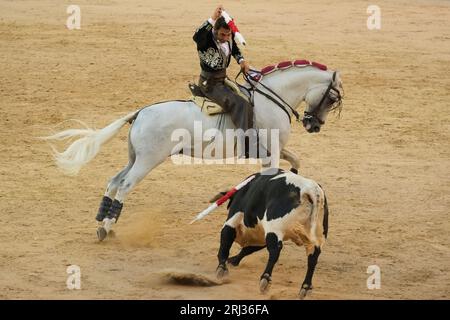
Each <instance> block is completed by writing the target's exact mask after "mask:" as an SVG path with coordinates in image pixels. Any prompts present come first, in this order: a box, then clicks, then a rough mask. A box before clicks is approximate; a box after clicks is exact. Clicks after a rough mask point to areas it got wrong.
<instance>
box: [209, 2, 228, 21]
mask: <svg viewBox="0 0 450 320" xmlns="http://www.w3.org/2000/svg"><path fill="white" fill-rule="evenodd" d="M223 10H225V9H224V8H223V6H222V5H219V6H218V7H217V8H216V10H214V13H213V14H212V16H211V18H212V19H213V20H217V19H219V18H220V16H221V15H222V11H223Z"/></svg>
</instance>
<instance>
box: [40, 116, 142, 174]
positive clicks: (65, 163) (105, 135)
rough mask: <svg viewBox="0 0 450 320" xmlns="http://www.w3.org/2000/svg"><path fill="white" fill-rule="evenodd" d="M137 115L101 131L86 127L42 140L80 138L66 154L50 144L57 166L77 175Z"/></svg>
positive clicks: (124, 118)
mask: <svg viewBox="0 0 450 320" xmlns="http://www.w3.org/2000/svg"><path fill="white" fill-rule="evenodd" d="M136 115H137V112H136V111H135V112H132V113H130V114H128V115H126V116H125V117H123V118H120V119H118V120H116V121H114V122H113V123H111V124H110V125H108V126H106V127H104V128H103V129H100V130H94V129H90V128H88V127H87V126H86V128H85V129H69V130H65V131H61V132H58V133H56V134H54V135H51V136H48V137H42V138H41V139H44V140H47V141H62V140H66V139H70V138H73V137H76V136H80V138H78V139H77V140H75V141H74V142H73V143H72V144H71V145H70V146H69V147H68V148H67V149H66V150H65V151H64V152H58V151H57V150H56V148H55V147H54V146H53V145H52V144H50V146H51V147H52V149H53V156H54V158H55V161H56V164H57V166H58V167H59V168H60V169H61V170H62V171H63V172H64V173H66V174H68V175H77V174H78V172H79V171H80V169H81V168H82V167H83V166H84V165H85V164H87V163H88V162H89V161H91V160H92V159H94V157H95V156H96V155H97V154H98V153H99V151H100V147H101V146H102V145H103V144H105V143H106V142H108V141H109V140H111V139H112V138H113V137H114V136H116V135H117V134H118V133H119V131H120V129H121V128H122V127H123V126H124V125H125V124H126V123H127V122H131V120H133V118H135V117H136Z"/></svg>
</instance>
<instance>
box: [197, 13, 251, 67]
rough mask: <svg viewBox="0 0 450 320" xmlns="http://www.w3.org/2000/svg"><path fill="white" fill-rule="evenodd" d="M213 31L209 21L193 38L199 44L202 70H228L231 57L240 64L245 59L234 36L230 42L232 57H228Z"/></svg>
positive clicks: (198, 49)
mask: <svg viewBox="0 0 450 320" xmlns="http://www.w3.org/2000/svg"><path fill="white" fill-rule="evenodd" d="M212 29H213V26H212V24H211V23H210V22H209V21H208V20H207V21H205V23H203V24H202V25H201V26H200V28H198V29H197V30H196V31H195V34H194V36H193V39H194V41H195V42H196V43H197V51H198V56H199V58H200V66H201V68H202V70H203V71H206V72H215V71H219V70H224V69H226V68H227V67H228V66H229V65H230V57H231V55H232V56H233V57H234V58H235V59H236V61H237V62H238V63H239V62H241V60H242V59H244V57H243V56H242V54H241V50H239V47H238V46H237V44H236V41H235V40H234V34H232V37H231V40H230V41H228V45H229V48H230V52H231V55H228V56H226V55H225V53H224V52H223V50H222V49H220V47H219V45H218V44H217V43H216V41H215V37H214V35H213V32H212Z"/></svg>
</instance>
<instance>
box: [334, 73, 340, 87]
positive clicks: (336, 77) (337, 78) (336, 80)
mask: <svg viewBox="0 0 450 320" xmlns="http://www.w3.org/2000/svg"><path fill="white" fill-rule="evenodd" d="M341 84H342V80H341V72H340V71H339V70H336V71H335V72H334V75H333V86H334V87H339V86H340V85H341Z"/></svg>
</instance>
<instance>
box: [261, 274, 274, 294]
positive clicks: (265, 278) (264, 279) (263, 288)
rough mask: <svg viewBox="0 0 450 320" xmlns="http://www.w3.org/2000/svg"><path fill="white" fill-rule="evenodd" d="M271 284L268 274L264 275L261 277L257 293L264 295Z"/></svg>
mask: <svg viewBox="0 0 450 320" xmlns="http://www.w3.org/2000/svg"><path fill="white" fill-rule="evenodd" d="M271 283H272V278H271V277H270V276H269V274H268V273H264V274H263V276H262V277H261V280H260V281H259V291H260V292H261V293H266V292H267V291H269V288H270V284H271Z"/></svg>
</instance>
